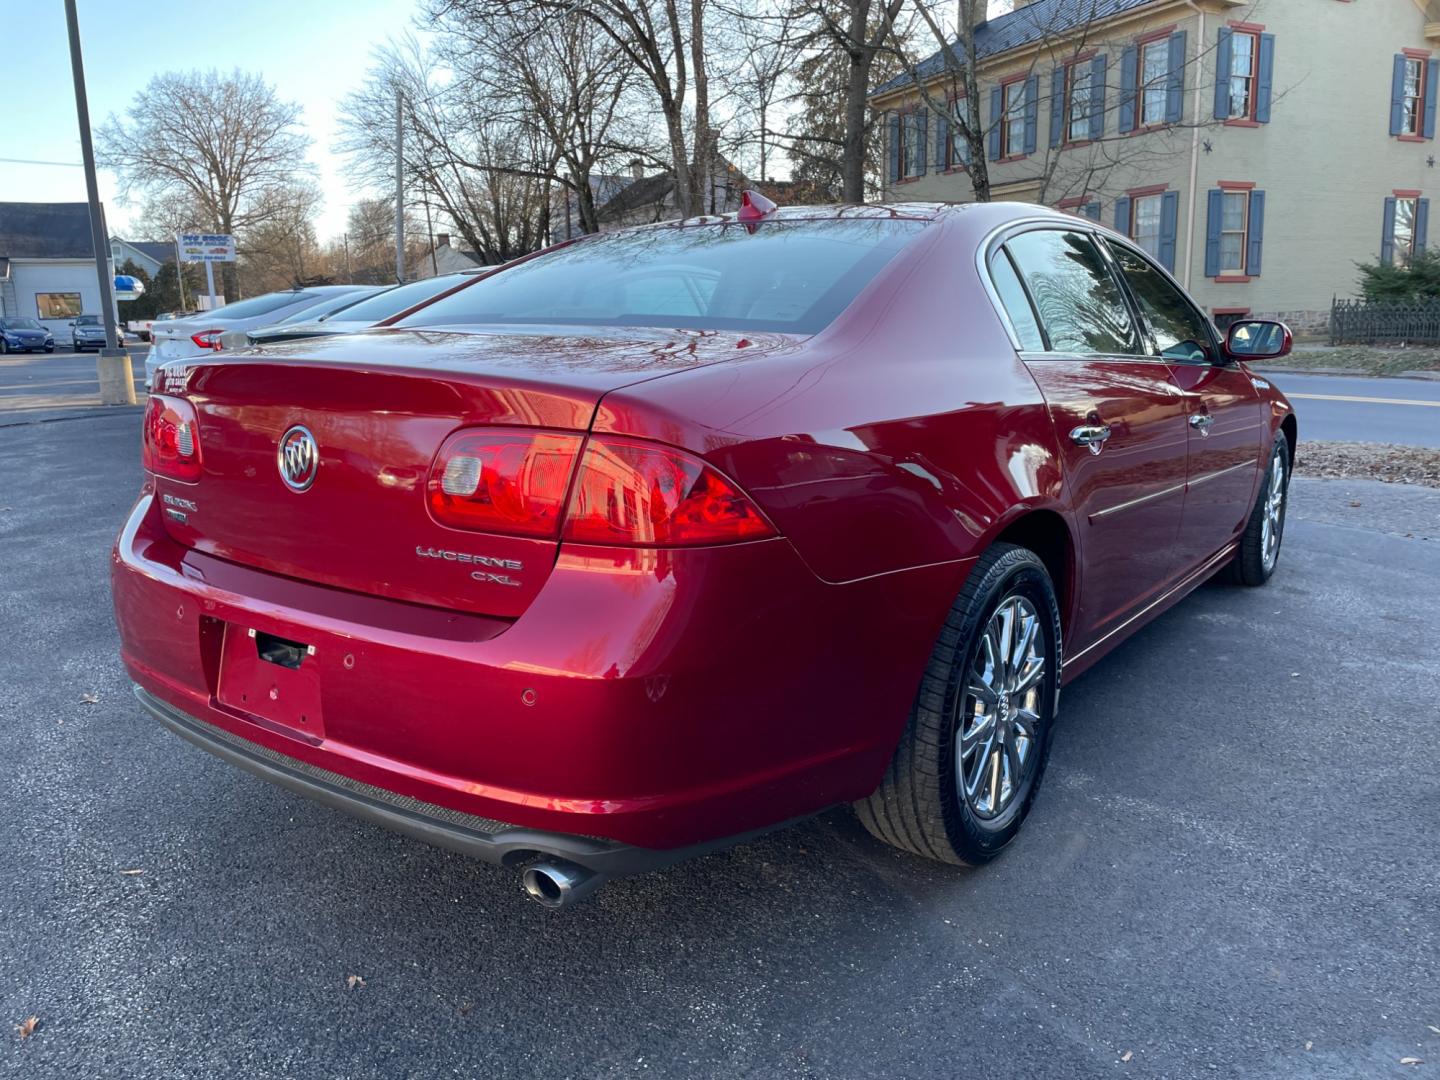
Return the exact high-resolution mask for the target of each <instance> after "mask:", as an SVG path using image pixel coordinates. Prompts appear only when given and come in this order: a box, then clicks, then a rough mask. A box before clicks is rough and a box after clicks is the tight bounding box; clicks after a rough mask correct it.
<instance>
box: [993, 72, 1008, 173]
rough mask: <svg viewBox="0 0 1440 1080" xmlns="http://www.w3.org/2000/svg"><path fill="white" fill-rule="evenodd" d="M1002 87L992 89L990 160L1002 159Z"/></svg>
mask: <svg viewBox="0 0 1440 1080" xmlns="http://www.w3.org/2000/svg"><path fill="white" fill-rule="evenodd" d="M1003 101H1004V98H1003V97H1002V95H1001V91H1000V87H998V86H996V87H992V88H991V90H990V160H991V161H999V160H1000V113H1001V110H1002V109H1004V107H1005V106H1004V104H1003Z"/></svg>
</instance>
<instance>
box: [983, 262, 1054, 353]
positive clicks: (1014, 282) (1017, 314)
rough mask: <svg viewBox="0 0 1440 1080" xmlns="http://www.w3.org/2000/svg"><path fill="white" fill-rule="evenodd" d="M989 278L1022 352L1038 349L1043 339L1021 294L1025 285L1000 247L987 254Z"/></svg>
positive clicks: (1033, 310) (1027, 301) (1026, 299)
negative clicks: (1013, 329)
mask: <svg viewBox="0 0 1440 1080" xmlns="http://www.w3.org/2000/svg"><path fill="white" fill-rule="evenodd" d="M990 280H991V281H993V282H994V283H995V291H996V292H997V293H999V294H1000V303H1001V305H1002V306H1003V307H1004V308H1005V314H1006V315H1008V316H1009V317H1010V325H1011V326H1013V327H1014V328H1015V336H1016V337H1018V338H1019V339H1020V349H1021V351H1022V352H1039V351H1041V350H1042V349H1044V348H1045V339H1044V338H1043V337H1041V336H1040V324H1039V323H1037V322H1036V321H1035V309H1034V308H1032V307H1031V306H1030V298H1029V297H1028V296H1026V295H1025V286H1024V285H1022V284H1020V275H1019V274H1017V273H1015V267H1014V265H1013V264H1012V263H1011V262H1010V256H1008V255H1006V254H1005V250H1004V248H1001V249H1000V250H999V251H997V252H995V254H994V255H992V256H990Z"/></svg>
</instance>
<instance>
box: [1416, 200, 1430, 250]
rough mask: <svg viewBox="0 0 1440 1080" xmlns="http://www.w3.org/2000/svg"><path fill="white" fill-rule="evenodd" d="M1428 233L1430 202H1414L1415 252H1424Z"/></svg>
mask: <svg viewBox="0 0 1440 1080" xmlns="http://www.w3.org/2000/svg"><path fill="white" fill-rule="evenodd" d="M1429 232H1430V200H1429V199H1416V200H1415V250H1416V251H1417V252H1420V251H1424V250H1425V241H1426V239H1428V234H1429Z"/></svg>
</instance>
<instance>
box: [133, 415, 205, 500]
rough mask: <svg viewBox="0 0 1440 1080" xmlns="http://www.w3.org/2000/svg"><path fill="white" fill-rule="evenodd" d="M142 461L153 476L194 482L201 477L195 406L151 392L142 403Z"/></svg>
mask: <svg viewBox="0 0 1440 1080" xmlns="http://www.w3.org/2000/svg"><path fill="white" fill-rule="evenodd" d="M140 456H141V461H142V464H143V465H144V467H145V468H146V470H148V471H149V472H152V473H154V474H155V475H156V476H164V477H168V478H169V479H171V480H180V481H183V482H185V483H187V484H193V483H195V482H196V481H197V480H199V479H200V430H199V423H198V417H197V416H196V414H195V406H194V405H191V404H190V402H188V401H186V400H184V399H183V398H174V397H168V396H165V395H163V394H151V395H150V400H149V401H148V402H147V403H146V405H145V424H144V430H143V434H142V436H141V451H140Z"/></svg>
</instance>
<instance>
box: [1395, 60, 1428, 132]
mask: <svg viewBox="0 0 1440 1080" xmlns="http://www.w3.org/2000/svg"><path fill="white" fill-rule="evenodd" d="M1401 107H1402V109H1403V110H1404V111H1403V112H1402V114H1401V117H1400V130H1401V131H1402V132H1403V133H1404V134H1406V135H1419V134H1420V125H1421V122H1422V118H1423V117H1424V115H1425V61H1423V60H1418V59H1416V58H1415V57H1407V58H1406V60H1405V92H1404V95H1403V97H1402V99H1401Z"/></svg>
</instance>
